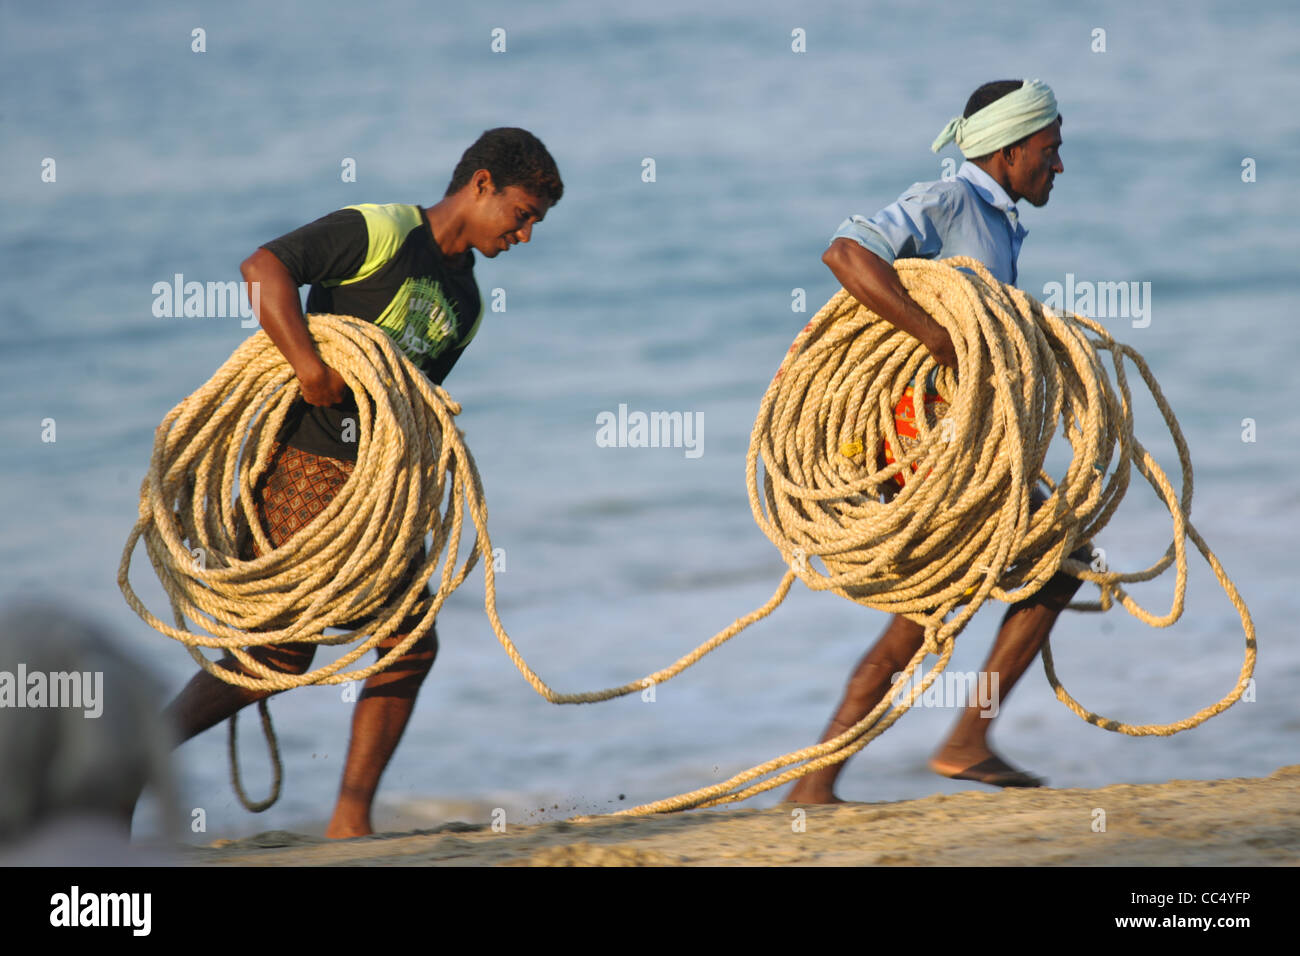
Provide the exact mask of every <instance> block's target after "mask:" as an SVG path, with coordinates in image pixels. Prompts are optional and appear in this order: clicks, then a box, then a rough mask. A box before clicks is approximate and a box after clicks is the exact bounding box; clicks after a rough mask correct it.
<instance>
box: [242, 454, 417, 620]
mask: <svg viewBox="0 0 1300 956" xmlns="http://www.w3.org/2000/svg"><path fill="white" fill-rule="evenodd" d="M355 468H356V462H354V461H344V460H342V459H339V458H329V457H327V456H325V455H313V454H312V453H311V452H306V451H302V450H300V449H298V448H293V447H291V446H289V445H282V444H280V443H279V442H275V443H274V444H273V445H272V446H271V456H270V465H269V466H268V468H267V470H266V471H265V472H264V473H263V474H262V477H261V478H260V479H258V482H257V485H256V486H255V487H254V489H253V500H254V501H256V502H257V517H258V520H259V521H260V522H261V525H262V530H263V531H264V532H265V533H266V536H267V538H268V539H270V542H271V544H272V545H273V546H274V547H277V548H278V547H280V546H281V545H283V544H284V543H285V542H286V541H288V540H289V539H290V538H292V537H293V536H294V535H295V534H297V533H298V532H299V531H301V530H302V529H303V528H304V527H305V526H306V525H307V524H309V523H310V522H311V521H312V520H313V519H314V518H316V517H318V516H319V515H320V514H321V512H323V511H324V510H325V509H326V508H328V507H329V504H330V502H331V501H333V500H334V497H335V496H336V495H337V494H338V493H339V491H340V489H342V487H343V485H344V484H346V483H347V480H348V478H349V477H350V476H351V475H352V472H353V470H354V469H355ZM260 553H261V552H260V551H259V549H258V547H257V543H256V541H255V540H253V537H252V535H251V534H246V535H242V536H241V547H240V554H241V556H242V557H244V558H245V559H250V558H253V557H257V556H259V555H260ZM424 558H425V551H424V549H423V548H421V549H420V553H419V554H417V555H416V556H415V557H414V558H412V559H411V564H410V566H409V567H408V568H407V571H406V574H405V575H404V576H403V577H402V579H401V580H400V581H399V582H398V583H397V585H396V586H395V591H398V592H400V591H404V590H405V589H406V588H407V587H409V586H410V583H411V579H412V578H413V577H414V576H415V574H416V572H417V571H418V570H419V568H420V565H421V564H422V563H423V562H424ZM368 620H369V618H363V619H362V620H360V621H354V622H351V625H350V626H352V627H354V628H355V627H358V626H360V625H363V624H365V623H366V622H367V621H368Z"/></svg>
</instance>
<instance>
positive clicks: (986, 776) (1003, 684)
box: [930, 555, 1082, 787]
mask: <svg viewBox="0 0 1300 956" xmlns="http://www.w3.org/2000/svg"><path fill="white" fill-rule="evenodd" d="M1076 556H1077V555H1076ZM1081 583H1082V582H1081V581H1079V580H1078V579H1077V578H1074V577H1071V576H1070V575H1068V574H1061V573H1058V574H1056V575H1055V576H1053V577H1052V579H1051V580H1050V581H1048V582H1047V584H1046V585H1044V586H1043V588H1042V589H1041V590H1040V591H1039V592H1038V593H1037V594H1035V595H1034V596H1033V597H1032V598H1030V599H1029V600H1027V601H1022V602H1020V603H1019V604H1013V605H1012V606H1011V607H1010V608H1008V609H1007V613H1006V616H1005V617H1004V618H1003V620H1002V627H1001V629H1000V630H999V631H998V636H997V640H996V641H995V642H994V644H993V650H992V651H991V652H990V654H989V658H988V661H987V662H986V663H985V665H984V671H985V673H986V674H988V675H989V677H988V678H987V680H988V684H987V685H986V686H988V687H989V688H996V691H995V693H996V699H997V707H987V708H986V707H985V706H984V705H983V704H982V703H981V702H980V701H978V700H973V701H971V702H970V705H969V706H967V707H966V708H965V710H963V712H962V714H961V716H960V717H959V718H958V719H957V724H956V726H955V727H953V730H952V733H951V734H949V735H948V739H947V740H946V741H945V742H944V744H943V746H941V747H940V748H939V750H938V751H936V753H935V754H934V756H933V757H932V758H931V759H930V769H932V770H934V771H935V773H939V774H942V775H943V776H945V777H954V778H956V779H959V780H978V781H979V782H981V783H987V784H991V785H993V786H997V787H1038V786H1042V783H1043V781H1042V780H1040V779H1039V778H1038V777H1035V776H1034V775H1033V774H1029V773H1025V772H1024V771H1022V770H1017V769H1015V768H1014V767H1012V766H1011V765H1010V764H1008V763H1007V762H1006V761H1004V760H1003V759H1002V758H1001V757H999V756H998V755H997V754H995V753H994V752H993V750H992V749H991V748H990V747H989V742H988V735H989V731H990V730H991V729H992V726H993V717H995V716H996V715H997V712H998V710H1000V709H1001V704H1002V702H1003V701H1005V700H1006V698H1007V695H1008V694H1009V693H1010V692H1011V688H1012V687H1014V686H1015V685H1016V681H1018V680H1020V677H1021V675H1023V674H1024V672H1025V670H1026V668H1028V667H1029V665H1030V664H1031V663H1032V662H1033V660H1034V658H1035V657H1037V656H1038V652H1039V651H1040V650H1042V647H1043V642H1044V641H1046V640H1047V635H1048V634H1049V633H1050V632H1051V630H1052V625H1053V624H1055V623H1056V619H1057V617H1058V616H1059V615H1060V613H1061V611H1062V610H1064V609H1065V606H1066V604H1068V603H1069V602H1070V598H1072V597H1073V596H1074V593H1075V592H1076V591H1077V590H1079V586H1080V584H1081ZM994 676H996V679H997V683H996V684H994V683H993V678H994ZM984 679H986V678H984V677H983V675H981V680H984Z"/></svg>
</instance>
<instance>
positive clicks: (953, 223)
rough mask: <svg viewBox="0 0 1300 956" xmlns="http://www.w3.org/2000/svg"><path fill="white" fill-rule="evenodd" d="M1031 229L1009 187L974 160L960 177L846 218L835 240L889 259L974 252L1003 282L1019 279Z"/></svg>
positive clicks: (910, 190)
mask: <svg viewBox="0 0 1300 956" xmlns="http://www.w3.org/2000/svg"><path fill="white" fill-rule="evenodd" d="M1027 233H1028V230H1027V229H1025V227H1024V226H1022V225H1020V214H1019V213H1018V212H1017V211H1016V205H1015V203H1013V202H1012V201H1011V197H1010V196H1008V195H1007V193H1006V190H1005V189H1003V188H1002V187H1001V186H1000V185H998V182H997V180H995V179H994V178H993V177H992V176H990V175H989V174H988V173H986V172H984V170H982V169H980V168H979V167H978V166H976V165H975V164H974V163H971V162H964V163H962V164H961V168H960V169H958V170H957V176H956V178H955V179H953V180H951V181H949V182H945V181H944V180H938V181H936V182H932V183H913V184H912V185H911V186H910V187H908V189H907V190H906V191H905V192H904V193H903V195H901V196H899V197H898V201H897V202H893V203H891V204H890V205H888V206H886V207H885V208H884V209H882V210H880V212H878V213H876V214H875V215H874V216H872V217H871V218H870V219H867V218H865V217H863V216H853V217H852V218H849V219H845V220H844V222H843V223H841V224H840V228H839V229H838V230H836V232H835V235H834V236H832V237H831V241H832V242H834V241H835V240H836V239H841V238H843V239H852V240H853V241H854V242H856V243H858V244H859V245H861V246H863V247H865V248H866V249H869V250H870V251H871V252H874V253H875V254H876V255H878V256H880V258H882V259H884V260H885V261H886V262H890V263H892V262H893V261H894V260H895V259H909V258H921V259H937V258H947V257H949V256H970V257H971V258H972V259H978V260H979V261H980V262H982V263H984V265H985V266H987V267H988V270H989V271H990V272H992V273H993V275H994V276H995V277H996V278H997V279H998V280H999V281H1001V282H1007V283H1010V284H1011V285H1015V284H1016V274H1017V272H1016V260H1017V258H1019V256H1020V244H1021V243H1022V242H1023V241H1024V238H1025V236H1026V234H1027Z"/></svg>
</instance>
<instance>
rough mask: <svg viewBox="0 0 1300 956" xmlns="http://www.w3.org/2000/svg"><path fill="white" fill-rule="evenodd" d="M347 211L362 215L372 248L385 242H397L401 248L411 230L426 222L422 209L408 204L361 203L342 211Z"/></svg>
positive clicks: (345, 207) (346, 207) (344, 208)
mask: <svg viewBox="0 0 1300 956" xmlns="http://www.w3.org/2000/svg"><path fill="white" fill-rule="evenodd" d="M347 210H352V211H354V212H358V213H360V214H361V218H362V220H363V221H364V222H365V224H366V232H367V233H368V234H369V235H370V243H371V245H372V246H374V245H375V244H376V243H384V242H396V243H397V245H399V246H400V245H401V244H402V242H404V241H405V239H406V237H407V236H408V235H409V234H410V232H411V230H412V229H415V228H417V227H418V226H419V225H420V224H421V223H422V222H423V221H424V213H423V212H422V211H421V210H420V207H419V206H412V205H409V204H407V203H384V204H382V205H380V204H378V203H360V204H358V205H355V206H344V207H343V210H340V211H347Z"/></svg>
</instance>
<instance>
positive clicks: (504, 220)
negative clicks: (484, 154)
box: [470, 170, 551, 259]
mask: <svg viewBox="0 0 1300 956" xmlns="http://www.w3.org/2000/svg"><path fill="white" fill-rule="evenodd" d="M480 174H481V175H483V176H485V177H486V182H485V183H484V184H483V186H484V188H482V189H478V190H476V192H475V195H474V228H473V234H472V236H471V238H470V241H471V243H472V244H473V246H474V248H475V249H477V250H478V251H479V252H481V253H482V254H483V255H485V256H487V257H488V258H489V259H493V258H495V257H496V256H498V255H500V254H501V253H502V252H504V251H505V250H507V249H509V248H510V247H511V246H513V245H514V244H515V243H517V242H527V241H528V240H529V238H531V236H532V234H533V225H534V223H539V222H541V221H542V219H544V218H545V216H546V211H547V210H548V209H549V208H550V205H551V204H550V203H549V202H547V201H546V200H545V199H542V198H541V197H539V196H537V195H536V194H535V193H532V192H529V191H528V190H527V189H525V188H524V187H523V186H507V187H506V188H505V189H503V190H501V191H500V192H496V191H495V188H494V187H493V185H492V179H491V176H490V175H489V174H488V173H487V171H486V170H480ZM475 185H476V186H478V181H476V182H475Z"/></svg>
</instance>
